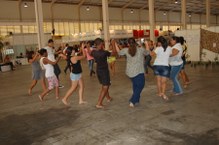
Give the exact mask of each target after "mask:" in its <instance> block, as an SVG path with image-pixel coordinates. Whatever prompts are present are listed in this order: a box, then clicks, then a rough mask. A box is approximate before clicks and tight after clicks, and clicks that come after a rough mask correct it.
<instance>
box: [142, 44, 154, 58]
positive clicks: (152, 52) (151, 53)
mask: <svg viewBox="0 0 219 145" xmlns="http://www.w3.org/2000/svg"><path fill="white" fill-rule="evenodd" d="M144 44H145V48H146V50H147V51H148V52H149V54H150V55H151V56H154V55H156V53H155V52H154V51H151V50H150V47H149V44H148V41H147V40H145V41H144Z"/></svg>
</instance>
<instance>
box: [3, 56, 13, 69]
mask: <svg viewBox="0 0 219 145" xmlns="http://www.w3.org/2000/svg"><path fill="white" fill-rule="evenodd" d="M4 64H7V65H10V66H11V70H14V69H15V67H14V65H13V63H12V62H11V58H10V57H9V55H6V56H5V58H4Z"/></svg>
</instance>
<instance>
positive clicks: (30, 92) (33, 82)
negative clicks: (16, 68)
mask: <svg viewBox="0 0 219 145" xmlns="http://www.w3.org/2000/svg"><path fill="white" fill-rule="evenodd" d="M36 84H37V80H33V81H32V83H31V85H30V88H29V90H28V94H29V95H32V89H33V88H34V87H35V86H36Z"/></svg>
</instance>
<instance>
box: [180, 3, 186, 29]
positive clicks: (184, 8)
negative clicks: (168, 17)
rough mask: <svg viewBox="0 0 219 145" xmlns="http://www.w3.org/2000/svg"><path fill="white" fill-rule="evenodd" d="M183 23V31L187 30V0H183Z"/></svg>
mask: <svg viewBox="0 0 219 145" xmlns="http://www.w3.org/2000/svg"><path fill="white" fill-rule="evenodd" d="M181 23H182V29H183V30H186V29H187V23H186V0H181Z"/></svg>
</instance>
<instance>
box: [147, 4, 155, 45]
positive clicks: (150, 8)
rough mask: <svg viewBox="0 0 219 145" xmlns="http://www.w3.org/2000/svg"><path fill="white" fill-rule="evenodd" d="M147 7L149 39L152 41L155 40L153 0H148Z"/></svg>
mask: <svg viewBox="0 0 219 145" xmlns="http://www.w3.org/2000/svg"><path fill="white" fill-rule="evenodd" d="M148 5H149V6H148V7H149V24H150V39H151V40H152V41H154V40H155V36H154V27H155V26H154V24H155V22H154V0H148Z"/></svg>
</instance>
